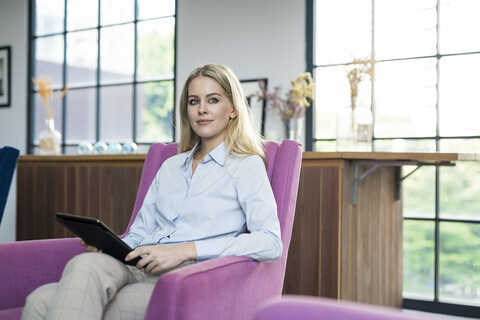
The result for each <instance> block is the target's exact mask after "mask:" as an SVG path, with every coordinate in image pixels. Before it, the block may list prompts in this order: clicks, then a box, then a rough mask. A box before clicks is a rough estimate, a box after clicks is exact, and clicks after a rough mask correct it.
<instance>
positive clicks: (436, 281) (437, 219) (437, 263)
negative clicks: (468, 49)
mask: <svg viewBox="0 0 480 320" xmlns="http://www.w3.org/2000/svg"><path fill="white" fill-rule="evenodd" d="M439 6H440V1H439V0H437V5H436V10H437V25H436V36H437V39H436V40H437V41H436V53H437V61H436V65H435V67H436V72H437V74H436V77H437V81H436V84H435V90H436V98H437V101H436V103H435V108H436V111H437V115H436V128H435V130H436V134H435V150H436V151H437V152H438V151H439V150H440V112H439V111H440V109H439V80H440V77H439V62H440V55H439V41H440V36H439V29H440V28H439V23H440V10H439V9H440V8H439ZM439 188H440V168H438V167H437V168H435V229H434V236H435V238H434V239H435V244H434V250H435V254H434V292H433V301H435V302H438V301H439V294H440V189H439Z"/></svg>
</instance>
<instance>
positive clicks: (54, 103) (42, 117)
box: [33, 93, 63, 144]
mask: <svg viewBox="0 0 480 320" xmlns="http://www.w3.org/2000/svg"><path fill="white" fill-rule="evenodd" d="M54 96H57V97H58V95H56V94H54ZM33 99H34V110H33V114H34V118H33V119H34V121H35V123H34V137H33V140H34V143H35V144H38V134H39V133H40V132H41V131H43V130H44V129H45V128H46V124H45V121H46V119H47V116H46V111H45V104H44V103H43V100H42V98H41V97H40V95H39V94H38V93H35V94H34V97H33ZM50 112H51V113H52V117H53V121H54V123H55V129H57V130H58V131H60V133H61V134H62V135H63V127H62V103H61V102H60V100H59V99H52V100H51V102H50Z"/></svg>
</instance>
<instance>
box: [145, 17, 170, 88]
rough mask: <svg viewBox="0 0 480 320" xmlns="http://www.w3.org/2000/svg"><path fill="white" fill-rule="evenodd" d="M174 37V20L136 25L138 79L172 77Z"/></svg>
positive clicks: (161, 20)
mask: <svg viewBox="0 0 480 320" xmlns="http://www.w3.org/2000/svg"><path fill="white" fill-rule="evenodd" d="M174 35H175V19H174V18H167V19H160V20H152V21H146V22H140V23H138V70H137V72H138V76H137V78H138V79H140V80H147V79H162V78H172V77H173V76H174V59H175V50H174V49H175V44H174Z"/></svg>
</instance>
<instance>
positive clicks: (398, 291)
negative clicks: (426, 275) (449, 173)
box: [284, 152, 480, 307]
mask: <svg viewBox="0 0 480 320" xmlns="http://www.w3.org/2000/svg"><path fill="white" fill-rule="evenodd" d="M460 160H462V161H463V160H476V161H478V160H480V155H478V154H458V153H390V152H305V153H304V154H303V161H302V171H301V177H300V186H299V195H298V200H297V209H296V214H295V222H294V226H293V233H292V241H291V245H290V250H289V257H288V261H287V271H286V276H285V286H284V293H287V294H303V295H313V296H323V297H330V298H336V299H343V300H351V301H357V302H365V303H373V304H380V305H386V306H392V307H401V305H402V276H403V255H402V253H403V250H402V240H403V239H402V226H403V216H402V203H401V193H400V190H401V180H402V177H401V170H400V168H401V166H403V165H418V166H423V165H453V164H454V162H455V161H460ZM355 203H356V204H355Z"/></svg>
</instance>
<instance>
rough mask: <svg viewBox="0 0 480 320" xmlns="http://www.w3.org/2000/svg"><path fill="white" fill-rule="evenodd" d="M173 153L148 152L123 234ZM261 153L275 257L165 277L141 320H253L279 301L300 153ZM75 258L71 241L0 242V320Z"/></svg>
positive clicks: (14, 314) (271, 148)
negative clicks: (272, 208) (274, 212)
mask: <svg viewBox="0 0 480 320" xmlns="http://www.w3.org/2000/svg"><path fill="white" fill-rule="evenodd" d="M176 148H177V145H176V144H168V145H164V144H161V143H157V144H154V145H152V146H151V147H150V150H149V151H148V154H147V157H146V159H145V165H144V168H143V172H142V178H141V180H140V186H139V189H138V194H137V199H136V201H135V206H134V210H133V214H132V218H131V220H130V223H129V226H128V228H129V227H130V225H131V224H132V222H133V220H134V219H135V216H136V215H137V212H138V210H139V209H140V206H141V204H142V202H143V199H144V197H145V194H146V192H147V190H148V187H149V186H150V184H151V182H152V180H153V178H154V176H155V174H156V172H157V170H158V168H159V167H160V165H161V164H162V163H163V161H164V160H165V159H166V158H168V157H170V156H172V155H174V154H176V152H177V150H176ZM266 154H267V159H268V171H267V172H268V177H269V179H270V182H271V184H272V188H273V192H274V195H275V199H276V201H277V206H278V217H279V220H280V225H281V230H282V241H283V246H284V248H283V255H282V257H281V258H280V259H279V260H277V261H275V262H271V263H262V262H258V261H254V260H251V259H249V258H245V257H224V258H218V259H212V260H207V261H203V262H199V263H196V264H193V265H189V266H187V267H184V268H181V269H178V270H174V271H172V272H169V273H167V274H164V275H163V276H161V277H160V279H159V280H158V282H157V285H156V287H155V290H154V292H153V295H152V298H151V300H150V304H149V307H148V310H147V314H146V317H145V318H146V319H176V320H180V319H252V318H253V316H254V314H255V312H257V309H258V307H259V306H260V304H261V303H263V302H265V301H267V300H269V299H271V298H273V297H280V295H281V293H282V287H283V279H284V276H285V268H286V261H287V253H288V247H289V244H290V238H291V233H292V225H293V218H294V213H295V205H296V199H297V192H298V182H299V177H300V165H301V154H302V151H301V147H300V145H299V144H298V143H297V142H294V141H290V140H285V141H283V142H282V143H281V144H280V143H277V142H269V143H268V147H267V152H266ZM128 228H127V230H128ZM81 252H84V249H83V247H81V246H80V244H79V240H78V239H51V240H37V241H20V242H13V243H7V244H0V283H1V286H0V319H20V314H21V310H22V308H23V305H24V303H25V298H26V296H27V295H28V294H30V293H31V292H32V291H33V290H34V289H35V288H37V287H39V286H40V285H42V284H45V283H49V282H56V281H58V280H59V279H60V276H61V273H62V271H63V268H64V266H65V264H66V263H67V262H68V261H69V260H70V259H71V258H72V257H73V256H75V255H77V254H79V253H81Z"/></svg>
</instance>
